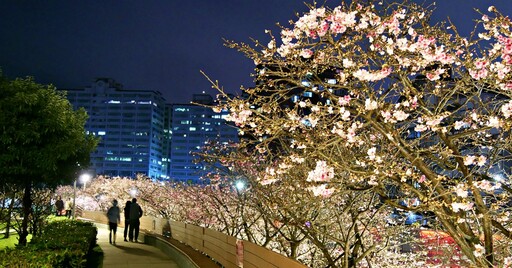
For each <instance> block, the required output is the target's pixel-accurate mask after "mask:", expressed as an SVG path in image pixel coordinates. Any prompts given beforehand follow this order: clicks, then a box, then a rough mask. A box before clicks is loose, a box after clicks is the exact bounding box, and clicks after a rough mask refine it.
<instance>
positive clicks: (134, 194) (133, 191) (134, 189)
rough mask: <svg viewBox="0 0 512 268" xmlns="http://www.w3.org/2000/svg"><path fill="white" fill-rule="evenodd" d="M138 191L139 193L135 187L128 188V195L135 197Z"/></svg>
mask: <svg viewBox="0 0 512 268" xmlns="http://www.w3.org/2000/svg"><path fill="white" fill-rule="evenodd" d="M138 193H139V191H138V190H137V188H132V189H130V196H131V197H137V194H138Z"/></svg>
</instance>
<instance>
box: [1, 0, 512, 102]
mask: <svg viewBox="0 0 512 268" xmlns="http://www.w3.org/2000/svg"><path fill="white" fill-rule="evenodd" d="M306 2H308V3H311V2H312V1H306ZM319 2H323V0H322V1H319ZM339 2H340V1H339V0H338V1H334V0H327V3H328V4H329V5H330V6H333V3H339ZM419 2H423V1H419ZM424 2H426V3H432V2H433V1H430V0H425V1H424ZM489 5H494V6H496V7H497V8H498V10H500V11H501V12H502V13H503V14H507V15H510V14H512V3H511V2H510V0H495V1H491V0H440V1H438V3H437V5H436V11H435V13H434V18H433V20H434V21H439V20H441V19H445V18H446V17H447V16H449V17H450V18H451V19H452V21H453V22H454V23H455V25H456V26H457V27H458V28H459V30H460V31H461V32H462V33H464V34H469V32H470V30H472V27H473V26H474V23H473V22H472V20H473V19H475V18H479V17H480V15H479V14H478V13H476V12H475V11H474V10H473V9H474V8H480V9H481V10H485V11H486V10H487V7H488V6H489ZM306 10H307V7H306V6H305V4H304V1H302V0H258V1H254V0H190V1H176V0H161V1H157V0H144V1H140V0H117V1H113V0H101V1H100V0H97V1H96V0H94V1H92V0H91V1H63V0H62V1H56V0H49V1H40V0H32V1H29V0H0V68H1V69H2V70H3V73H4V75H6V76H7V77H9V78H15V77H24V76H33V77H35V80H36V81H37V82H39V83H43V84H48V83H51V84H54V85H56V86H57V87H58V88H84V87H85V86H89V85H90V84H91V83H92V82H93V81H94V79H95V78H97V77H110V78H113V79H115V80H116V81H117V82H119V83H121V84H123V85H124V88H125V89H142V90H158V91H161V92H162V93H163V94H164V97H165V98H166V100H167V101H168V102H170V103H186V102H189V101H190V100H191V96H192V94H193V93H200V92H202V91H206V92H207V93H212V94H215V93H216V91H214V90H213V89H211V86H210V84H209V82H208V81H207V80H206V78H205V77H203V76H202V75H201V73H200V70H203V71H204V72H205V73H206V74H208V75H209V76H210V77H211V78H212V79H213V80H219V82H220V84H221V85H223V86H224V87H225V89H226V90H227V91H228V92H232V93H237V92H238V89H239V88H240V85H245V86H252V85H253V83H252V78H251V77H250V73H251V72H252V71H253V67H254V65H253V62H252V61H251V60H249V59H247V58H245V57H244V56H243V55H242V54H241V53H239V52H237V51H235V50H232V49H229V48H226V47H224V46H223V40H222V39H223V38H225V39H229V40H236V41H243V42H250V39H249V38H250V37H253V38H256V39H258V40H260V41H262V42H263V43H265V44H266V43H267V42H268V38H267V36H266V34H265V33H264V30H265V29H271V30H274V32H276V33H278V28H277V27H276V26H275V23H276V22H280V23H281V24H283V25H286V26H288V23H287V22H288V20H290V19H295V18H296V17H295V15H294V14H295V12H299V13H302V12H304V11H306Z"/></svg>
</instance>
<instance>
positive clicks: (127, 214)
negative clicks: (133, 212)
mask: <svg viewBox="0 0 512 268" xmlns="http://www.w3.org/2000/svg"><path fill="white" fill-rule="evenodd" d="M131 204H132V201H130V200H128V201H126V205H124V241H125V242H128V240H126V236H127V235H128V229H129V227H130V205H131Z"/></svg>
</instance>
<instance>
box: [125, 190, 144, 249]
mask: <svg viewBox="0 0 512 268" xmlns="http://www.w3.org/2000/svg"><path fill="white" fill-rule="evenodd" d="M142 213H143V212H142V208H141V207H140V206H139V204H137V198H133V199H132V204H131V205H130V234H129V235H128V237H129V238H130V242H135V243H137V242H138V240H137V239H138V238H139V227H140V220H139V219H140V217H142Z"/></svg>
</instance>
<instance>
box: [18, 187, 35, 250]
mask: <svg viewBox="0 0 512 268" xmlns="http://www.w3.org/2000/svg"><path fill="white" fill-rule="evenodd" d="M31 190H32V184H31V183H27V185H25V193H24V194H23V221H22V222H21V232H20V240H19V241H18V242H19V244H18V245H20V246H26V245H27V236H28V223H29V217H30V212H31V210H32V199H31V193H30V192H31Z"/></svg>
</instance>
